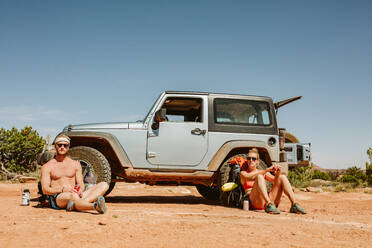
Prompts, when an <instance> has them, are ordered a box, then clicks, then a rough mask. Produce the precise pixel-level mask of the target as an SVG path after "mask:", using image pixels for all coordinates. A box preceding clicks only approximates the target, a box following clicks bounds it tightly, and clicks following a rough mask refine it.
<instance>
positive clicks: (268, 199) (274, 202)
mask: <svg viewBox="0 0 372 248" xmlns="http://www.w3.org/2000/svg"><path fill="white" fill-rule="evenodd" d="M230 164H240V166H241V172H240V180H241V183H242V185H243V187H244V189H245V193H246V195H249V201H250V209H252V210H265V211H266V212H267V213H270V214H280V211H279V209H277V207H278V206H279V203H280V198H281V197H282V194H283V193H284V194H285V195H287V196H288V198H289V200H290V201H291V203H292V206H291V209H290V212H291V213H297V214H306V211H305V210H304V209H303V208H302V207H301V206H300V205H299V204H298V203H297V202H296V199H295V195H294V193H293V189H292V186H291V184H290V183H289V181H288V178H287V177H286V176H285V175H284V174H281V173H280V171H281V167H280V165H279V164H273V165H272V166H271V167H269V168H267V169H266V170H259V169H257V166H258V165H259V164H260V157H259V154H258V150H257V149H256V148H253V149H251V150H250V151H249V152H248V157H247V159H244V158H242V157H236V158H234V159H232V160H231V161H230ZM270 172H273V173H275V175H274V176H273V175H272V174H271V173H270ZM265 180H268V181H270V182H272V183H274V185H273V187H272V188H271V191H270V192H269V193H268V192H267V188H266V182H265Z"/></svg>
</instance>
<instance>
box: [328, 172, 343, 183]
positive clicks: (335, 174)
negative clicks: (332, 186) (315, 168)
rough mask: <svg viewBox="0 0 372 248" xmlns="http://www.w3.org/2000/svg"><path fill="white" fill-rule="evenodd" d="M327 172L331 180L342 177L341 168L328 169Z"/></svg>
mask: <svg viewBox="0 0 372 248" xmlns="http://www.w3.org/2000/svg"><path fill="white" fill-rule="evenodd" d="M327 174H328V175H329V176H330V178H331V180H332V181H336V180H338V179H339V178H340V177H342V175H343V172H342V171H341V170H333V171H328V172H327Z"/></svg>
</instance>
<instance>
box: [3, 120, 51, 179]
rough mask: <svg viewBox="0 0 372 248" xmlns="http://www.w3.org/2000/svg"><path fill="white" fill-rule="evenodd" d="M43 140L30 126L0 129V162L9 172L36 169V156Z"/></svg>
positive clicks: (43, 142) (42, 144) (41, 148)
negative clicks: (19, 128)
mask: <svg viewBox="0 0 372 248" xmlns="http://www.w3.org/2000/svg"><path fill="white" fill-rule="evenodd" d="M44 144H45V140H44V139H43V138H42V137H41V136H40V135H39V134H38V132H37V131H36V130H32V127H28V126H26V127H24V128H23V129H21V130H18V129H17V128H15V127H13V128H12V129H10V130H5V129H4V128H1V129H0V162H1V163H2V164H3V165H4V167H5V169H6V170H8V171H9V172H16V173H23V172H31V171H34V170H36V163H35V161H36V158H37V155H38V154H39V153H41V152H42V150H43V148H44Z"/></svg>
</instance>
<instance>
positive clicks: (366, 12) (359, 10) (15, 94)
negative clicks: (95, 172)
mask: <svg viewBox="0 0 372 248" xmlns="http://www.w3.org/2000/svg"><path fill="white" fill-rule="evenodd" d="M371 13H372V2H371V1H342V0H340V1H265V2H263V1H257V2H253V1H171V0H169V1H17V0H14V1H10V0H9V1H7V0H2V1H0V86H1V87H0V92H1V94H0V127H4V128H10V127H12V126H16V127H18V128H22V127H24V126H25V125H31V126H32V127H34V128H35V129H37V130H38V131H39V132H40V133H41V134H42V135H44V136H46V135H47V134H50V135H51V136H54V135H56V134H57V132H59V131H60V130H61V129H62V128H63V127H64V126H66V125H67V124H70V123H72V124H78V123H87V122H102V121H135V120H137V119H141V118H143V116H144V115H145V114H146V113H147V111H148V108H150V107H151V104H152V103H153V101H154V100H155V99H156V98H157V96H158V95H159V94H160V93H161V92H162V91H164V90H192V91H212V92H226V93H241V94H249V95H265V96H270V97H272V98H273V99H274V101H278V100H283V99H286V98H289V97H293V96H298V95H302V96H303V99H302V100H300V101H298V102H295V103H292V104H290V105H287V106H286V107H283V109H280V110H279V117H278V118H279V123H280V127H285V128H287V130H288V131H289V132H291V133H293V134H295V135H296V136H297V137H299V138H300V140H301V141H302V142H311V143H312V150H313V161H314V162H315V163H316V164H318V165H319V166H321V167H325V168H347V167H349V166H352V165H356V166H359V167H362V168H364V166H365V162H366V161H367V159H368V157H367V155H366V149H367V148H368V147H371V146H372V114H371V111H372V101H371V92H372V46H371V44H372V28H371V27H372V15H371Z"/></svg>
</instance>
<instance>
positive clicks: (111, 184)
mask: <svg viewBox="0 0 372 248" xmlns="http://www.w3.org/2000/svg"><path fill="white" fill-rule="evenodd" d="M114 187H115V182H111V183H110V184H109V188H108V190H107V191H106V193H105V194H104V196H106V195H108V194H110V193H111V191H112V190H113V189H114Z"/></svg>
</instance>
